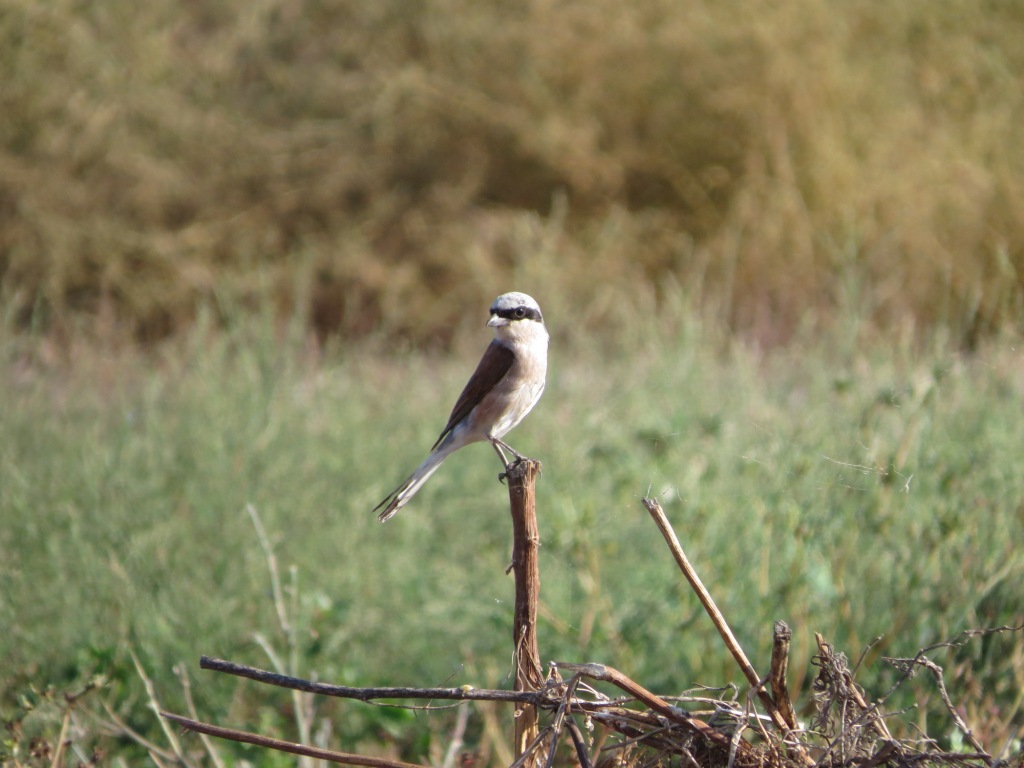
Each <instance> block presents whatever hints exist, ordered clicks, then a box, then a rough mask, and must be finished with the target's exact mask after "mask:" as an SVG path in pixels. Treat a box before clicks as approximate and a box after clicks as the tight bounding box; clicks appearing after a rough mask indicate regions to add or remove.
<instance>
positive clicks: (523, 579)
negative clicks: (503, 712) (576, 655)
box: [507, 459, 544, 757]
mask: <svg viewBox="0 0 1024 768" xmlns="http://www.w3.org/2000/svg"><path fill="white" fill-rule="evenodd" d="M539 474H540V462H538V461H534V460H533V459H526V460H524V461H520V462H517V463H516V464H514V465H513V466H512V467H510V468H509V471H508V474H507V477H508V496H509V506H510V508H511V512H512V566H511V571H512V574H513V576H514V577H515V583H516V604H515V618H514V620H513V625H512V642H513V643H514V646H515V656H514V658H515V665H516V680H515V690H517V691H536V690H539V689H540V688H541V686H542V685H543V684H544V674H543V671H542V669H541V664H540V651H539V650H538V649H537V599H538V596H539V594H540V568H539V567H538V565H537V548H538V546H539V545H540V534H539V533H538V532H537V510H536V496H535V494H534V484H535V483H536V480H537V475H539ZM537 733H538V720H537V708H536V707H535V706H534V705H533V704H519V705H517V706H516V711H515V755H516V757H520V756H521V755H522V754H523V753H524V752H525V751H526V748H527V746H528V745H529V744H530V743H531V742H532V741H533V740H534V739H535V738H536V737H537Z"/></svg>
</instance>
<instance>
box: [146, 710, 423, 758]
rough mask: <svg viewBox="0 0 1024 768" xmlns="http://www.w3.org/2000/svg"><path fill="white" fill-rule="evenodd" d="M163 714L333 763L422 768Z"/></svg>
mask: <svg viewBox="0 0 1024 768" xmlns="http://www.w3.org/2000/svg"><path fill="white" fill-rule="evenodd" d="M160 715H161V717H164V718H166V719H167V720H171V721H172V722H175V723H177V724H178V725H180V726H181V727H182V728H184V729H185V730H187V731H195V732H196V733H205V734H208V735H210V736H216V737H217V738H219V739H229V740H230V741H240V742H242V743H244V744H255V745H256V746H257V747H265V748H266V749H276V750H277V751H278V752H288V753H290V754H293V755H300V756H302V757H312V758H316V759H318V760H328V761H330V762H332V763H341V764H344V765H367V766H370V768H423V767H422V766H420V765H418V764H416V763H403V762H400V761H398V760H385V759H384V758H379V757H367V756H365V755H354V754H352V753H350V752H335V751H333V750H330V749H321V748H319V747H307V746H306V745H304V744H296V743H295V742H293V741H284V740H282V739H272V738H270V737H269V736H261V735H260V734H258V733H249V732H248V731H236V730H235V729H233V728H222V727H221V726H219V725H210V724H209V723H201V722H199V721H198V720H192V719H190V718H187V717H182V716H181V715H175V714H171V713H170V712H161V713H160Z"/></svg>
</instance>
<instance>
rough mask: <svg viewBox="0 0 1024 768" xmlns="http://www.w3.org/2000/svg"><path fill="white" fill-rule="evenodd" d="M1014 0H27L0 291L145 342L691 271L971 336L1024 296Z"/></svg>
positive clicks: (439, 310)
mask: <svg viewBox="0 0 1024 768" xmlns="http://www.w3.org/2000/svg"><path fill="white" fill-rule="evenodd" d="M1022 9H1024V6H1021V5H1020V4H1019V3H1007V2H985V3H982V2H973V1H970V2H968V1H966V0H960V1H958V2H947V3H942V4H941V5H940V6H936V4H934V3H931V2H927V1H926V0H908V1H907V2H902V3H899V4H898V5H897V6H894V5H893V4H892V3H888V2H882V1H881V0H864V1H862V2H852V3H845V4H842V5H841V6H836V5H834V4H828V3H820V2H815V1H814V0H785V1H784V2H773V3H768V4H755V5H753V6H752V5H750V4H747V3H737V2H719V1H714V2H712V1H709V0H702V1H701V2H690V3H674V2H666V1H665V0H637V1H636V2H631V3H626V4H623V3H616V2H611V1H610V0H598V1H596V2H594V1H588V2H586V3H582V2H569V3H531V4H525V5H523V4H509V3H505V2H499V0H480V1H479V2H474V3H472V4H471V6H469V7H467V5H466V3H463V2H453V1H452V0H441V1H440V2H431V3H422V2H413V1H412V0H378V1H376V2H372V3H320V2H315V0H299V1H298V2H293V1H292V0H289V1H288V2H284V0H270V1H269V2H263V3H260V4H259V6H258V7H257V6H253V5H252V4H251V3H245V2H241V0H223V1H222V2H219V3H179V2H174V1H173V0H156V1H155V2H152V3H148V4H147V5H146V7H145V8H140V7H138V5H137V4H135V3H129V2H127V0H109V1H108V2H104V3H103V4H102V5H101V6H94V5H91V4H81V3H68V2H54V3H47V4H43V5H40V4H38V3H30V2H26V1H25V0H15V2H8V3H6V4H5V8H4V11H3V13H2V14H0V78H2V80H3V82H4V88H3V89H2V91H0V112H2V113H3V114H4V120H3V122H2V124H0V281H2V296H3V299H4V301H5V302H7V303H8V305H9V310H10V311H13V312H14V313H15V314H16V315H17V316H18V318H19V320H20V321H21V322H22V323H23V324H29V323H36V324H37V325H41V326H42V327H45V328H49V329H53V330H55V331H58V332H61V333H66V332H68V331H74V330H76V329H78V328H79V326H81V325H84V326H86V327H87V328H89V329H90V331H91V332H93V333H95V334H98V335H99V336H100V337H101V338H121V337H123V336H124V335H126V334H129V335H132V334H133V335H136V336H141V337H143V338H150V339H151V338H160V337H163V336H165V335H167V334H169V333H171V332H173V331H176V330H180V329H181V328H183V327H187V326H188V325H189V324H190V323H192V322H193V321H194V319H195V316H196V313H197V311H199V308H200V307H202V306H205V305H208V304H209V303H210V302H211V301H219V300H224V299H226V300H228V301H229V302H230V303H239V304H242V305H245V304H246V303H251V302H252V301H253V300H254V298H255V297H259V296H262V289H263V288H264V287H265V285H268V284H269V285H270V286H272V287H273V291H274V294H275V297H276V300H277V302H278V303H279V307H280V310H281V311H282V313H283V314H284V315H286V316H290V315H291V314H292V313H294V312H295V311H296V310H297V309H299V310H301V312H302V314H303V318H304V320H305V321H306V322H307V323H309V325H311V326H312V327H314V328H315V329H316V330H317V331H318V332H319V333H321V334H322V335H325V334H329V333H332V332H335V331H340V332H341V333H343V334H344V335H346V336H354V335H365V334H367V333H369V332H371V331H383V332H386V333H389V334H391V335H393V336H402V337H407V338H412V339H415V340H417V341H423V340H426V339H434V340H438V339H439V340H441V341H448V340H450V338H451V336H452V331H451V326H450V324H449V322H445V321H455V319H456V318H457V317H459V315H458V313H457V312H456V310H455V307H456V306H462V305H464V303H466V302H469V301H471V300H472V301H476V300H479V297H480V296H481V295H484V296H488V295H496V294H497V293H499V292H500V291H502V290H506V289H507V288H508V286H510V285H514V287H516V288H522V289H524V290H528V291H533V290H535V289H536V288H537V286H544V287H545V288H546V289H547V290H548V291H549V292H550V294H551V295H554V296H558V297H559V299H560V300H565V301H566V302H567V304H566V309H567V311H572V312H574V313H577V314H579V315H587V316H589V319H590V321H591V323H592V326H591V329H592V330H597V329H600V328H602V327H606V326H608V325H611V324H614V323H615V322H616V321H617V320H618V319H619V312H618V309H617V308H619V307H623V306H625V307H630V308H632V307H636V306H638V305H639V306H642V301H646V300H647V298H648V297H649V296H653V298H655V299H657V298H660V297H661V295H662V291H663V290H664V286H665V285H672V284H674V283H678V284H683V285H686V286H688V289H689V290H693V291H695V292H699V293H700V294H701V295H702V297H703V299H704V300H705V301H706V302H707V303H708V304H709V305H711V306H713V307H715V308H717V309H719V310H720V311H721V315H720V317H721V319H722V320H723V321H724V322H726V323H728V324H729V325H731V326H732V327H734V328H738V329H741V330H744V331H747V332H750V333H753V334H755V335H756V336H757V337H758V338H760V339H761V340H764V341H768V342H772V343H774V342H777V341H780V340H784V339H787V338H789V337H790V336H791V335H792V334H793V333H795V332H798V331H799V329H800V327H801V324H802V322H803V321H804V318H805V315H804V312H805V311H806V310H807V309H808V308H813V309H814V310H816V315H815V316H816V317H817V318H818V319H819V321H820V320H822V319H827V318H829V317H831V316H832V314H833V313H834V312H835V311H836V310H837V309H838V310H839V317H845V314H844V311H845V310H846V309H848V308H849V306H850V302H851V299H852V298H857V299H859V301H858V302H856V304H855V305H856V306H857V307H858V308H859V309H858V311H860V312H863V313H864V314H865V315H866V317H867V319H870V320H872V321H874V322H876V323H878V324H879V325H881V326H882V327H886V328H890V327H893V326H894V325H898V324H899V322H900V321H902V319H903V318H906V317H913V318H915V319H916V320H917V322H919V323H921V324H924V325H931V324H932V323H935V322H944V323H949V324H951V326H952V327H953V329H954V331H955V332H956V333H957V334H958V336H959V337H960V338H961V340H966V341H969V342H972V343H973V341H974V340H975V339H976V338H977V336H978V335H979V334H984V333H987V332H988V331H990V330H991V329H993V328H998V327H999V326H1000V325H1001V324H1002V323H1003V322H1005V321H1006V320H1007V319H1009V320H1011V321H1017V320H1018V319H1019V316H1020V314H1019V313H1020V309H1021V299H1022V294H1021V278H1020V275H1021V274H1022V271H1024V144H1022V142H1020V141H1019V140H1018V126H1020V125H1022V124H1024V96H1022V91H1021V89H1020V87H1019V84H1020V76H1021V72H1022V71H1024V60H1022V58H1024V54H1022V51H1024V17H1022V14H1024V10H1022ZM851 286H857V287H858V292H857V296H856V297H851V296H850V295H849V294H848V293H847V290H848V289H849V288H850V287H851ZM424 288H425V289H426V290H424ZM638 295H639V296H641V297H642V299H638V298H637V296H638ZM423 318H432V320H433V321H432V322H428V323H425V322H423Z"/></svg>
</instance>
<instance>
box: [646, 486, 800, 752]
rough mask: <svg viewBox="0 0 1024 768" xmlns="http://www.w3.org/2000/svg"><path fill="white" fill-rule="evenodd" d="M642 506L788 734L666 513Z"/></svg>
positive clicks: (651, 505) (650, 504) (658, 507)
mask: <svg viewBox="0 0 1024 768" xmlns="http://www.w3.org/2000/svg"><path fill="white" fill-rule="evenodd" d="M643 505H644V507H646V508H647V511H648V512H649V513H650V514H651V517H652V518H653V519H654V524H655V525H657V526H658V530H660V531H661V535H662V536H664V537H665V541H666V542H667V543H668V547H669V550H671V552H672V556H673V557H674V558H675V559H676V563H677V564H678V565H679V569H680V570H681V571H682V572H683V575H684V576H685V577H686V580H687V581H688V582H690V587H692V589H693V591H694V592H695V593H696V594H697V598H698V599H699V600H700V602H701V605H703V606H704V610H705V611H707V614H708V616H710V617H711V621H712V623H713V624H714V625H715V629H717V630H718V634H719V635H721V636H722V640H723V641H725V646H726V648H728V649H729V653H731V654H732V657H733V658H734V659H735V660H736V663H737V664H739V667H740V670H741V671H742V672H743V675H744V676H745V677H746V678H747V682H749V683H750V685H751V687H752V688H753V690H754V692H755V693H757V697H758V698H759V699H760V700H761V703H762V704H763V705H764V708H765V711H767V713H768V716H769V717H771V719H772V723H773V724H774V725H775V727H776V729H778V731H779V732H780V733H782V734H783V735H785V734H787V733H789V731H790V727H789V725H788V724H787V722H786V720H785V718H784V717H783V716H782V715H781V714H780V712H779V709H778V707H776V706H775V702H774V701H772V697H771V694H769V693H768V691H766V690H765V688H764V682H763V680H762V679H761V677H760V676H759V675H758V674H757V672H756V671H754V666H753V665H752V664H751V663H750V660H749V659H747V655H746V654H745V653H744V652H743V648H742V647H740V644H739V642H738V641H737V640H736V636H735V635H734V634H733V633H732V630H731V629H730V628H729V624H728V623H727V622H726V620H725V616H723V615H722V612H721V611H720V610H718V606H717V605H715V601H714V600H713V599H712V598H711V593H709V592H708V591H707V589H706V588H705V587H704V583H703V582H702V581H701V580H700V577H699V576H698V575H697V571H695V570H694V568H693V566H692V565H690V561H689V560H688V559H687V557H686V553H685V552H683V548H682V546H680V544H679V539H678V538H676V533H675V531H674V530H672V524H671V523H669V521H668V518H667V517H666V516H665V511H664V510H663V509H662V508H661V504H659V503H658V502H657V501H656V500H655V499H649V498H644V499H643ZM800 759H801V760H803V761H804V762H808V761H810V758H809V757H807V755H806V754H803V753H801V755H800Z"/></svg>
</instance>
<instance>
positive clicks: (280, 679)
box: [199, 656, 549, 704]
mask: <svg viewBox="0 0 1024 768" xmlns="http://www.w3.org/2000/svg"><path fill="white" fill-rule="evenodd" d="M199 666H200V667H202V668H203V669H209V670H213V671H215V672H225V673H227V674H230V675H237V676H238V677H245V678H248V679H250V680H255V681H256V682H259V683H267V684H269V685H276V686H278V687H280V688H289V689H292V690H297V691H306V692H307V693H317V694H321V695H323V696H336V697H338V698H342V699H356V700H358V701H371V700H374V699H444V700H446V701H506V702H513V703H525V704H540V703H542V702H544V701H545V700H546V699H547V698H548V696H549V694H548V692H547V691H545V690H541V691H499V690H488V689H484V688H473V687H472V686H469V685H464V686H462V687H461V688H351V687H348V686H344V685H331V684H329V683H316V682H313V681H312V680H304V679H303V678H301V677H290V676H288V675H279V674H277V673H276V672H268V671H267V670H265V669H258V668H256V667H250V666H246V665H245V664H236V663H235V662H233V661H225V660H223V659H214V658H211V657H209V656H202V657H200V659H199Z"/></svg>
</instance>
